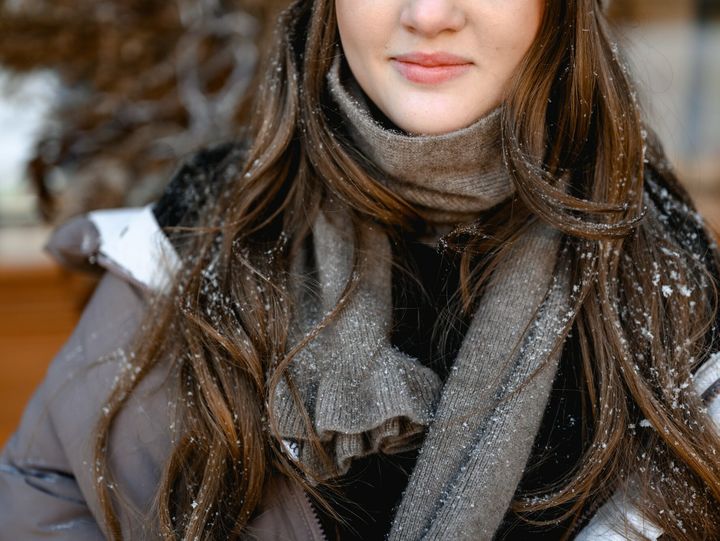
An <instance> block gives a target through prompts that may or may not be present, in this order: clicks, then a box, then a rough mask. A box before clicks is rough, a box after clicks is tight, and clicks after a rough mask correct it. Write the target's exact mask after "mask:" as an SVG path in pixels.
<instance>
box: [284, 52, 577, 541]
mask: <svg viewBox="0 0 720 541" xmlns="http://www.w3.org/2000/svg"><path fill="white" fill-rule="evenodd" d="M340 73H341V71H340V67H339V61H337V62H336V63H335V65H334V67H333V70H332V71H331V73H330V74H329V75H328V84H329V88H330V91H331V95H332V96H333V98H334V99H335V101H336V102H337V105H338V108H339V110H340V112H341V115H342V116H343V118H344V119H345V121H346V122H347V123H348V126H347V127H348V128H349V131H350V133H351V134H352V137H353V141H354V142H355V143H356V144H357V146H358V148H359V149H360V150H361V151H362V152H363V153H364V154H365V155H366V156H367V157H368V158H370V159H371V160H372V161H373V162H374V164H375V165H376V166H377V168H378V170H380V171H381V172H382V173H383V174H384V180H383V181H384V182H385V184H386V185H387V186H388V187H389V188H390V189H393V190H396V191H397V193H398V195H400V196H401V197H404V198H406V199H407V200H408V201H409V202H411V203H412V204H415V205H418V206H420V207H422V209H423V211H424V212H425V213H426V215H427V216H429V217H432V216H434V217H435V219H437V220H439V222H440V223H447V222H446V220H450V219H452V220H453V222H454V223H458V222H459V221H462V220H464V219H471V218H476V217H477V214H478V213H479V212H480V211H482V210H486V209H488V208H490V207H492V206H494V205H496V204H497V203H499V202H501V201H502V200H503V199H505V198H506V197H508V196H510V195H511V194H512V193H513V191H514V187H513V185H512V181H511V178H510V176H509V175H508V173H507V171H506V170H505V168H504V166H503V164H502V160H501V152H500V151H499V149H500V147H499V145H500V143H499V128H498V123H499V114H500V113H499V111H494V112H492V113H491V114H489V115H488V116H486V117H484V118H482V119H481V120H479V121H478V122H476V123H475V124H473V125H472V126H470V127H468V128H466V129H464V130H459V131H457V132H453V133H451V134H447V135H442V136H429V137H428V136H418V137H413V136H408V135H405V134H402V133H400V132H397V131H394V130H391V129H388V128H384V127H383V126H382V125H381V124H380V123H378V122H376V121H375V120H374V119H373V118H372V115H371V113H370V112H369V110H368V108H367V104H366V103H364V101H363V98H362V93H361V92H359V89H358V88H357V86H354V87H353V83H352V81H350V82H348V81H347V80H345V81H344V80H343V79H342V77H341V76H340ZM429 219H432V218H429ZM353 227H354V226H353V224H352V221H351V220H350V218H349V215H348V213H347V212H346V211H344V209H343V207H342V206H341V205H340V204H339V203H337V202H333V201H329V202H328V203H327V204H326V205H325V206H324V208H323V209H322V211H321V212H320V213H319V215H318V218H317V219H316V222H315V224H314V225H313V230H312V242H311V243H309V245H311V247H308V249H306V250H305V251H304V252H302V253H301V254H300V255H299V256H298V257H297V258H296V259H295V260H294V261H293V263H292V269H291V270H292V273H291V274H292V276H293V293H294V296H295V299H296V312H297V313H296V314H295V317H294V324H293V327H292V328H291V337H292V338H293V340H294V342H293V343H298V342H299V341H300V340H301V339H302V338H303V337H304V336H306V335H307V333H309V332H311V331H312V329H314V328H315V327H316V326H317V324H318V323H319V322H321V321H323V319H324V317H325V316H326V315H327V314H328V313H329V312H330V311H331V310H332V309H333V308H335V305H336V304H337V301H338V299H339V298H340V296H341V293H342V291H343V290H344V288H345V286H346V284H347V283H348V281H352V283H353V284H354V288H353V290H352V293H351V295H350V297H349V299H350V300H349V301H348V302H347V303H346V304H344V305H343V306H342V307H341V308H340V311H339V313H338V314H337V317H335V318H334V319H333V320H332V322H330V323H329V324H324V325H323V326H322V328H321V330H320V331H319V333H317V335H316V336H314V338H313V339H312V341H311V342H310V343H309V345H308V346H306V347H305V348H303V349H301V350H300V351H299V353H298V354H297V355H296V356H295V358H294V359H293V361H292V363H291V366H290V369H289V372H290V379H291V381H292V383H293V387H294V388H295V391H296V393H297V394H296V396H297V397H298V398H299V402H300V403H299V404H298V403H297V402H296V400H295V399H294V396H293V390H292V388H291V387H290V386H288V385H287V384H286V382H283V383H282V384H281V385H279V386H278V389H277V394H276V396H275V401H274V404H275V410H274V414H275V417H276V418H277V419H278V423H279V430H280V433H281V435H282V436H283V437H284V438H286V439H288V440H291V441H292V442H293V443H295V444H297V446H296V448H297V450H298V459H299V460H300V461H301V462H302V463H303V465H304V466H305V467H306V468H309V469H310V470H312V471H313V472H314V473H315V474H316V475H317V476H319V477H321V478H329V477H332V476H335V475H340V474H343V473H345V472H347V470H348V468H349V466H350V463H351V461H352V460H353V459H354V458H356V457H360V456H364V455H367V454H369V453H377V452H384V453H393V452H399V451H402V450H407V449H411V448H415V447H417V446H421V448H420V455H419V459H418V461H417V465H416V468H415V469H414V471H413V472H412V474H411V476H410V481H409V485H408V488H407V491H406V493H405V494H404V496H403V499H402V501H401V503H400V506H399V509H398V512H397V515H396V517H395V520H394V522H393V527H392V531H391V533H390V539H391V540H414V539H425V538H427V539H491V538H492V536H493V534H494V532H495V531H496V529H497V528H498V526H499V524H500V522H501V521H502V518H503V516H504V515H505V511H506V509H507V507H508V504H509V502H510V500H511V498H512V496H513V494H514V492H515V489H516V487H517V484H518V482H519V481H520V478H521V476H522V472H523V470H524V468H525V465H526V462H527V459H528V457H529V454H530V451H531V448H532V443H533V440H534V437H535V434H536V432H537V431H538V428H539V425H540V421H541V419H542V415H543V411H544V409H545V405H546V402H547V399H548V396H549V392H550V389H551V386H552V382H553V379H554V376H555V372H556V369H557V364H558V360H559V357H560V352H561V349H562V348H561V346H562V340H561V339H560V335H561V331H562V330H563V328H564V327H565V325H566V324H567V322H568V321H569V318H570V317H571V313H570V306H571V295H570V291H569V290H570V287H569V275H570V273H569V266H568V260H567V258H566V257H562V256H561V255H560V253H561V244H562V243H561V239H562V235H561V233H560V232H558V231H557V230H554V229H552V228H550V227H548V226H546V225H545V224H544V223H542V222H540V221H534V222H533V223H532V224H530V225H529V226H528V228H527V229H526V231H525V233H524V234H523V235H521V237H520V238H519V239H518V241H516V243H515V244H514V246H513V247H512V248H511V249H510V252H509V254H508V257H506V258H505V259H504V261H503V262H502V263H501V265H500V266H499V267H498V268H497V269H496V271H495V272H494V273H493V275H492V276H491V278H490V280H489V282H488V284H487V286H486V288H485V292H484V294H483V296H482V297H481V299H480V300H479V301H478V304H477V308H476V311H475V313H474V315H473V317H472V321H471V323H470V326H469V328H468V331H467V333H466V335H465V338H464V341H463V343H462V346H461V348H460V351H459V353H458V356H457V358H456V359H455V362H454V364H453V366H452V369H451V373H450V375H449V377H448V379H447V381H446V382H445V384H444V385H443V384H442V383H441V380H440V378H439V377H438V376H437V375H436V374H435V373H434V372H433V371H432V370H431V369H430V368H428V367H426V366H424V365H422V364H421V363H420V362H419V361H417V360H416V359H414V358H412V357H410V356H408V355H406V354H404V353H402V352H400V351H398V350H397V349H395V348H393V347H392V345H391V341H390V333H391V330H392V329H391V325H392V305H391V302H392V301H391V299H392V294H391V269H392V261H391V250H390V244H389V240H388V238H387V236H386V235H385V233H384V232H383V231H382V230H381V228H380V227H379V226H374V225H371V224H365V225H361V226H360V230H359V231H354V230H353ZM353 262H356V263H357V265H356V266H355V267H353ZM303 410H304V411H303ZM305 412H307V415H308V417H309V420H310V430H312V432H313V433H314V434H315V435H316V436H317V437H318V438H319V439H320V441H321V442H322V446H323V448H324V450H325V451H326V452H327V453H328V455H329V456H330V458H331V460H332V463H331V464H324V463H323V462H322V461H321V460H320V455H319V454H318V453H317V452H316V450H315V449H313V447H312V446H311V445H308V444H307V441H308V437H309V434H308V428H307V426H306V423H305V422H304V413H305Z"/></svg>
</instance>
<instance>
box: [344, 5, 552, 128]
mask: <svg viewBox="0 0 720 541" xmlns="http://www.w3.org/2000/svg"><path fill="white" fill-rule="evenodd" d="M335 5H336V11H337V20H338V26H339V31H340V39H341V42H342V46H343V49H344V52H345V57H346V58H347V61H348V64H349V65H350V69H351V70H352V73H353V75H354V76H355V78H356V79H357V81H358V83H359V84H360V86H361V88H362V89H363V90H364V91H365V93H366V94H367V95H368V96H369V97H370V99H371V100H372V101H373V102H374V103H375V105H376V106H377V107H378V108H379V109H380V110H381V111H382V112H383V113H384V114H385V115H386V116H387V117H388V118H389V119H390V120H391V121H393V122H394V123H395V124H396V125H397V126H398V127H399V128H401V129H403V130H405V131H407V132H410V133H417V134H440V133H447V132H451V131H454V130H458V129H460V128H464V127H466V126H469V125H470V124H472V123H473V122H475V121H476V120H478V119H479V118H480V117H482V116H483V115H485V114H486V113H488V112H490V111H491V110H492V109H494V108H495V107H497V106H498V105H499V104H500V102H501V101H502V99H503V94H504V92H505V90H506V88H507V86H508V82H509V80H510V78H511V77H512V75H513V73H514V72H515V70H516V69H517V67H518V64H519V63H520V61H521V60H522V58H523V56H524V55H525V53H526V52H527V51H528V49H529V48H530V45H531V44H532V42H533V40H534V39H535V36H536V35H537V32H538V28H539V26H540V20H541V17H542V12H543V5H544V0H335Z"/></svg>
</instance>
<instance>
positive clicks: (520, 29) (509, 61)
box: [489, 0, 545, 79]
mask: <svg viewBox="0 0 720 541" xmlns="http://www.w3.org/2000/svg"><path fill="white" fill-rule="evenodd" d="M544 5H545V2H544V0H508V2H507V5H506V7H505V9H504V10H503V12H502V13H500V14H498V17H497V19H496V24H494V25H493V26H492V32H489V34H490V35H491V39H492V40H493V42H494V43H495V44H496V50H497V52H498V56H497V65H496V70H497V73H498V75H500V76H503V78H504V79H505V78H507V79H509V78H510V76H511V75H512V74H513V73H515V71H516V70H517V68H518V66H519V64H520V62H521V61H522V59H523V58H524V56H525V55H526V54H527V52H528V51H529V50H530V47H531V46H532V44H533V42H534V41H535V38H536V37H537V34H538V30H539V29H540V24H541V22H542V16H543V11H544Z"/></svg>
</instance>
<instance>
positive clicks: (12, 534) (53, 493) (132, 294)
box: [0, 274, 140, 541]
mask: <svg viewBox="0 0 720 541" xmlns="http://www.w3.org/2000/svg"><path fill="white" fill-rule="evenodd" d="M139 308H140V303H139V297H138V294H137V292H136V291H134V290H133V288H132V287H131V286H129V285H128V284H127V283H125V282H124V281H122V280H120V279H119V278H117V277H114V276H112V275H109V274H108V275H107V276H106V277H104V278H103V280H102V281H101V283H100V285H99V286H98V288H97V289H96V291H95V293H94V295H93V297H92V299H91V301H90V303H89V304H88V306H87V307H86V309H85V311H84V313H83V316H82V318H81V320H80V323H79V324H78V326H77V327H76V328H75V330H74V332H73V334H72V336H71V337H70V339H69V340H68V342H67V343H66V344H65V346H64V347H63V348H62V349H61V351H60V352H59V353H58V355H57V356H56V357H55V359H54V360H53V361H52V363H51V364H50V367H49V369H48V371H47V373H46V376H45V379H44V381H43V382H42V383H41V385H40V386H39V387H38V388H37V389H36V391H35V393H34V395H33V397H32V398H31V400H30V402H29V403H28V405H27V407H26V409H25V411H24V414H23V417H22V420H21V422H20V425H19V426H18V428H17V430H16V431H15V433H14V434H13V436H12V437H11V439H10V440H9V442H8V443H7V445H6V446H5V448H4V449H3V451H2V454H1V455H0V539H3V540H5V539H7V540H23V541H32V540H35V539H38V540H39V539H44V540H45V539H57V540H60V539H63V540H64V539H67V540H73V541H90V540H100V539H104V536H103V534H102V531H101V528H100V527H99V526H98V522H97V520H96V517H97V516H98V511H99V509H98V506H97V503H96V501H95V499H94V495H93V492H92V483H91V480H92V478H91V476H92V473H91V472H92V468H91V467H90V465H89V463H88V457H89V454H88V450H89V447H90V446H89V444H90V438H89V433H90V430H91V429H92V427H93V425H94V422H95V421H96V419H97V414H98V411H97V409H96V408H95V407H94V405H95V403H99V402H97V399H99V398H100V396H101V392H102V390H103V389H105V390H106V389H107V386H106V385H94V388H88V387H85V386H86V385H87V384H90V383H97V378H98V376H100V374H99V373H98V370H95V369H91V368H90V366H89V363H90V360H91V359H100V358H101V357H102V356H103V355H104V354H105V353H106V352H107V351H110V350H111V349H112V348H113V347H114V346H115V345H116V344H117V343H118V341H119V340H122V339H123V337H124V336H126V333H127V331H129V330H130V329H129V327H132V326H134V324H135V321H136V320H137V316H138V309H139ZM109 328H113V329H115V331H116V332H114V333H113V338H112V339H110V338H109V336H108V333H107V332H106V330H107V329H109ZM100 371H103V369H100ZM103 379H104V378H103ZM78 384H80V385H78ZM83 387H85V388H83Z"/></svg>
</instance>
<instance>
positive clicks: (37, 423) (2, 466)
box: [0, 145, 720, 541]
mask: <svg viewBox="0 0 720 541" xmlns="http://www.w3.org/2000/svg"><path fill="white" fill-rule="evenodd" d="M240 153H241V149H239V148H237V147H235V146H231V145H225V146H221V147H217V148H215V149H212V150H209V151H206V152H203V153H201V154H199V155H197V156H196V157H195V158H194V159H193V160H191V161H190V162H189V163H188V164H186V165H185V166H184V167H183V168H181V169H180V170H179V171H178V172H177V173H176V174H175V175H174V177H173V179H172V181H171V182H170V184H169V187H168V190H167V192H166V194H165V195H164V196H163V198H161V199H160V200H159V201H158V202H157V203H155V204H154V205H152V206H149V207H145V208H142V209H121V210H118V211H100V212H95V213H90V214H89V215H88V216H87V217H85V218H84V219H81V220H75V221H74V222H71V223H70V224H67V225H66V226H64V227H61V228H60V229H58V230H57V232H56V233H55V235H54V237H53V240H52V241H51V243H50V249H51V251H52V252H54V254H55V256H56V257H57V258H58V259H59V260H60V261H61V262H62V263H64V264H67V265H70V266H74V267H78V266H88V265H92V264H94V265H99V266H100V267H102V268H103V269H104V270H105V271H106V272H105V274H104V276H103V277H102V279H101V280H100V283H99V285H98V286H97V288H96V290H95V292H94V294H93V296H92V298H91V299H90V301H89V303H88V305H87V307H86V308H85V310H84V312H83V314H82V317H81V320H80V322H79V323H78V325H77V327H76V328H75V330H74V332H73V334H72V336H71V337H70V339H69V340H68V341H67V343H66V344H65V345H64V347H63V348H62V349H61V351H60V352H59V353H58V354H57V356H56V357H55V359H54V360H53V361H52V362H51V364H50V366H49V368H48V370H47V374H46V376H45V379H44V381H43V382H42V383H41V385H40V386H39V387H38V388H37V390H36V391H35V393H34V395H33V397H32V398H31V400H30V402H29V404H28V405H27V407H26V409H25V412H24V415H23V417H22V420H21V423H20V425H19V427H18V428H17V430H16V432H15V433H14V435H13V436H12V438H11V439H10V441H9V442H8V443H7V445H6V447H5V448H4V450H3V452H2V455H0V540H27V541H32V540H40V539H53V540H68V541H70V540H72V541H89V540H101V539H104V538H105V536H104V531H103V521H102V513H101V510H100V506H99V502H98V500H97V497H96V493H95V489H94V486H95V481H96V479H95V473H94V468H93V464H92V453H93V447H92V446H93V441H92V438H91V436H92V434H91V432H92V430H93V428H94V427H95V424H96V421H97V419H98V418H99V416H101V415H103V414H104V412H103V404H104V399H105V398H106V397H107V395H108V393H109V391H110V388H111V387H112V384H113V382H115V381H117V378H118V377H119V376H120V374H121V373H122V372H123V371H124V370H127V369H128V367H129V364H128V362H127V359H126V358H125V357H124V355H125V354H126V352H125V350H126V346H127V344H128V343H129V341H130V340H131V338H132V337H133V335H134V333H135V332H136V331H137V330H138V326H139V323H140V321H141V319H142V316H143V314H144V311H145V309H146V301H147V297H148V293H149V292H150V291H151V290H152V289H153V288H156V287H162V284H163V283H164V280H165V279H166V278H167V277H166V275H165V274H164V273H165V272H167V268H168V267H167V265H162V266H158V264H157V261H159V260H163V261H164V262H166V263H167V262H168V261H169V263H170V266H172V264H173V254H174V252H173V248H172V244H171V242H170V241H169V240H168V237H167V236H165V235H164V234H163V232H162V229H161V227H163V226H168V225H185V224H188V223H192V222H193V220H194V219H196V217H195V216H194V213H196V212H197V209H198V208H199V206H200V204H201V202H202V201H203V200H204V199H206V198H207V197H208V196H212V191H213V189H215V188H214V186H215V185H217V184H218V180H217V179H218V178H219V177H221V176H222V175H224V174H229V173H227V170H228V165H229V164H232V163H233V162H234V161H237V160H238V159H239V156H240ZM649 189H650V190H653V189H654V190H655V192H654V194H655V196H657V204H658V208H659V209H660V210H661V212H663V213H664V216H665V218H667V220H668V221H670V222H671V223H672V224H673V226H674V227H677V228H678V231H679V230H681V229H683V228H685V229H687V228H691V229H692V228H693V227H694V228H695V230H693V231H691V232H690V233H689V235H688V236H687V238H692V239H695V241H696V242H698V243H701V244H702V245H703V246H705V249H706V250H709V249H714V247H713V245H712V243H711V242H709V241H708V239H707V238H706V235H705V233H704V231H703V230H702V228H701V227H699V226H697V225H693V224H694V223H695V222H693V220H691V219H690V216H689V214H690V213H691V212H692V209H690V208H688V207H686V206H684V205H683V204H681V202H679V201H677V200H676V199H673V198H672V197H671V196H669V195H668V193H667V191H665V192H663V191H662V190H664V188H663V187H658V186H655V188H652V184H651V185H650V188H649ZM696 248H697V247H696ZM700 250H702V246H701V247H700ZM696 251H697V250H696ZM711 270H712V271H713V272H716V270H715V269H714V268H713V269H711ZM711 332H713V333H715V332H716V331H715V329H713V330H712V331H711ZM573 347H575V346H574V345H573V343H572V341H571V342H570V343H569V345H568V346H567V350H568V351H567V352H566V353H565V354H564V356H563V358H564V359H565V362H564V365H563V366H565V367H566V369H565V371H564V372H563V368H562V366H561V369H560V372H559V375H558V377H557V379H556V382H557V385H556V386H557V387H558V388H560V387H563V388H567V387H568V385H567V382H566V381H561V380H562V378H567V377H569V376H568V374H569V372H568V367H569V366H570V363H571V362H572V359H573ZM168 375H169V370H168V366H167V365H163V364H159V365H157V366H156V367H155V368H154V369H153V370H152V371H151V373H150V374H149V375H148V376H147V377H146V378H144V379H143V380H142V382H141V383H140V384H139V387H138V388H137V390H136V392H135V393H134V394H133V395H132V396H131V398H130V400H129V402H128V403H127V405H126V407H125V408H124V410H122V411H121V413H120V414H119V417H118V418H117V420H116V423H115V428H114V430H113V432H112V434H111V441H110V446H109V447H110V449H111V454H110V459H109V460H110V465H111V467H112V469H113V471H115V472H116V475H117V479H116V482H117V483H118V485H119V486H120V487H121V488H122V491H123V494H124V495H126V496H127V498H128V499H129V501H130V502H131V503H132V504H133V505H134V506H135V507H136V508H137V509H138V510H140V514H139V515H137V516H134V515H132V514H129V513H121V515H120V520H121V525H122V529H123V533H124V535H125V538H126V539H131V540H136V539H153V538H155V537H156V534H155V533H153V532H152V531H151V530H150V529H148V527H147V526H146V525H147V524H148V522H147V521H146V520H145V519H143V517H142V511H143V510H146V509H149V508H150V503H151V500H152V498H153V496H154V493H155V489H156V486H157V482H158V480H159V477H160V472H161V470H162V467H163V464H164V463H165V461H166V459H167V456H168V453H169V450H170V448H171V445H172V442H171V440H170V436H169V433H168V430H167V427H168V426H169V423H171V422H172V415H171V413H172V412H171V411H169V409H168V404H170V397H169V395H168V391H167V388H168V387H167V377H168ZM695 387H696V389H697V391H698V393H700V394H701V395H702V396H703V398H704V399H705V401H706V403H707V404H708V408H709V412H710V414H711V415H712V416H713V418H714V419H715V420H716V421H717V422H720V399H718V397H719V396H720V356H711V357H710V359H709V360H708V361H707V362H706V363H705V364H704V365H703V366H702V367H701V369H700V370H699V371H698V372H697V374H696V377H695ZM554 396H555V398H554V399H553V398H551V400H550V402H549V405H548V409H547V412H546V420H544V421H543V425H544V428H543V429H542V431H543V432H544V434H547V435H549V434H552V433H556V432H557V430H558V428H561V430H560V432H559V433H560V435H561V437H562V438H565V439H567V436H568V434H571V433H572V432H563V431H562V430H563V429H564V430H569V429H568V427H569V426H573V424H572V423H570V422H569V421H568V419H570V418H572V415H573V414H572V413H570V414H568V419H564V420H563V419H561V421H562V422H561V426H559V425H558V424H557V423H558V418H559V417H561V416H558V415H557V411H558V408H559V407H560V406H559V405H560V404H561V403H564V401H565V400H566V399H567V396H565V395H559V394H556V395H554ZM578 424H579V423H578ZM543 438H544V435H543V434H540V435H539V436H538V444H537V445H538V447H544V446H545V445H546V444H547V442H546V441H544V440H543ZM571 439H572V438H570V440H571ZM571 447H572V445H571ZM562 453H565V454H562ZM573 453H577V449H575V450H573V449H568V448H567V447H566V448H563V449H561V450H560V451H558V456H557V460H556V464H555V466H552V465H551V466H550V467H551V468H552V467H560V465H562V464H565V465H567V463H568V462H571V460H569V459H568V457H570V456H571V455H572V456H576V454H573ZM531 460H532V458H531ZM550 473H553V474H557V473H558V472H557V471H555V472H550ZM524 481H526V483H525V484H526V485H527V484H528V483H530V482H531V481H532V480H531V479H530V477H528V479H524ZM381 482H382V480H381ZM521 484H522V483H521ZM613 500H615V501H614V503H617V504H618V505H617V508H614V507H613V506H612V505H611V503H613V502H608V503H606V504H605V505H604V506H602V507H600V508H599V509H597V508H596V506H591V507H589V508H588V509H587V511H586V520H585V523H584V524H583V526H584V528H583V529H582V530H581V531H579V532H578V533H577V536H576V539H582V540H587V539H593V540H594V539H603V540H611V539H623V536H622V535H620V534H618V533H615V532H614V531H613V530H612V529H611V526H610V524H611V522H612V520H613V517H614V516H615V515H616V514H617V513H623V514H625V515H626V516H627V517H628V518H629V519H630V520H631V521H632V522H633V523H634V524H636V525H638V526H640V527H641V529H643V530H644V532H645V533H646V534H647V535H648V537H649V538H650V539H657V538H658V537H659V536H660V534H661V533H662V532H661V531H659V530H658V529H657V528H654V527H653V526H652V525H649V524H645V525H643V524H642V519H641V518H640V517H639V515H638V514H637V513H636V512H635V511H634V510H633V509H632V508H629V507H627V506H625V505H624V504H623V503H622V492H621V491H619V492H618V494H617V496H616V497H615V498H613ZM322 519H323V517H322V516H321V515H319V514H318V510H317V509H316V508H315V506H314V505H313V504H312V502H311V500H310V499H309V497H308V496H307V495H306V494H305V493H304V492H303V491H302V490H301V489H300V488H298V487H296V486H293V485H291V484H290V483H289V482H288V481H286V480H285V479H284V478H282V477H280V476H275V477H273V478H272V479H270V481H269V482H268V484H267V486H266V489H265V493H264V497H263V501H262V502H261V505H260V506H259V508H258V510H257V512H256V514H255V516H254V517H253V519H252V521H251V523H250V525H249V527H248V537H249V538H256V539H260V540H271V539H285V540H320V539H325V538H326V536H325V534H324V531H323V520H322ZM590 519H592V520H590ZM505 532H506V534H507V537H506V538H508V539H511V538H515V539H518V538H523V539H530V538H532V539H554V538H557V537H556V534H553V533H549V534H548V533H545V534H538V535H537V536H532V537H530V534H529V533H528V532H527V531H525V530H518V529H513V527H512V525H510V524H509V523H508V524H507V525H506V528H505Z"/></svg>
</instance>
